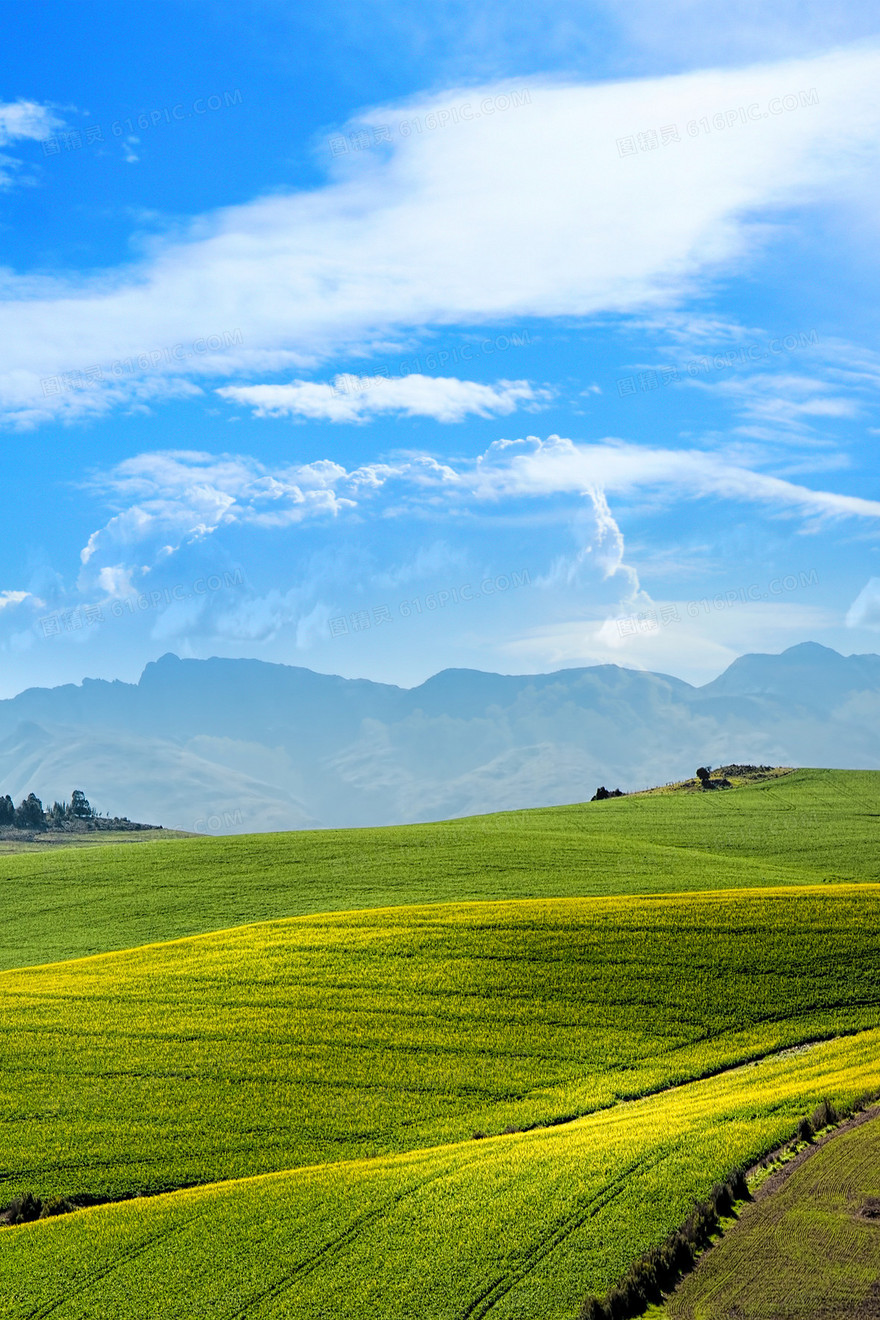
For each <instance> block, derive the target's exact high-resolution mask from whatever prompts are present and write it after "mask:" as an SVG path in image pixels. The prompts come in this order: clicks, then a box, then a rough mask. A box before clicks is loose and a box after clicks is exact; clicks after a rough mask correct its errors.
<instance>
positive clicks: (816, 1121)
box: [811, 1100, 840, 1132]
mask: <svg viewBox="0 0 880 1320" xmlns="http://www.w3.org/2000/svg"><path fill="white" fill-rule="evenodd" d="M811 1122H812V1124H813V1128H814V1129H815V1130H816V1132H819V1131H820V1130H821V1129H822V1128H824V1127H830V1126H831V1125H832V1124H833V1123H839V1122H840V1114H838V1112H837V1110H836V1109H835V1108H834V1105H833V1104H831V1102H830V1101H829V1100H823V1101H822V1102H821V1104H818V1105H817V1106H816V1108H815V1109H814V1110H813V1115H812V1119H811Z"/></svg>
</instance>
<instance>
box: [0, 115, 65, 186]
mask: <svg viewBox="0 0 880 1320" xmlns="http://www.w3.org/2000/svg"><path fill="white" fill-rule="evenodd" d="M62 127H63V120H61V119H59V118H58V116H57V115H56V113H55V111H54V110H53V109H52V107H51V106H48V105H40V104H39V103H38V102H37V101H25V100H18V101H6V102H0V147H5V146H6V145H7V143H9V142H16V141H22V140H26V139H30V140H32V141H40V140H41V139H42V138H47V137H49V136H50V134H52V133H54V132H55V131H56V130H57V129H59V128H62ZM20 167H21V161H19V160H17V159H16V158H15V157H14V156H9V155H7V154H6V153H5V152H4V153H2V154H0V189H2V188H7V187H9V186H10V184H12V183H14V182H15V179H16V173H17V171H18V170H19V168H20Z"/></svg>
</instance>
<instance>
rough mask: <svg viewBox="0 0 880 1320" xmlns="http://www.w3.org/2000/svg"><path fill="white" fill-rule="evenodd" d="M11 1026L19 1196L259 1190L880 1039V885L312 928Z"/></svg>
mask: <svg viewBox="0 0 880 1320" xmlns="http://www.w3.org/2000/svg"><path fill="white" fill-rule="evenodd" d="M807 969H809V972H810V975H809V976H807V975H805V971H806V970H807ZM0 1022H2V1041H3V1059H4V1070H3V1076H2V1081H0V1148H2V1150H3V1171H2V1175H0V1186H2V1187H3V1188H4V1189H5V1194H7V1195H12V1194H13V1193H14V1192H17V1191H20V1190H24V1188H25V1187H26V1186H34V1187H35V1190H38V1191H39V1192H40V1193H42V1194H43V1195H53V1194H68V1193H80V1192H86V1193H98V1194H101V1195H107V1194H110V1195H119V1194H130V1193H133V1192H136V1191H141V1190H154V1189H156V1188H165V1187H172V1186H180V1185H181V1184H184V1183H191V1182H197V1181H213V1180H216V1179H218V1178H222V1177H241V1176H244V1175H246V1174H254V1173H261V1172H264V1171H267V1170H269V1169H283V1168H288V1167H292V1166H294V1165H297V1164H312V1163H317V1162H319V1161H323V1160H326V1159H341V1158H355V1157H357V1156H361V1155H365V1154H378V1153H385V1152H388V1151H395V1150H404V1149H411V1148H413V1147H416V1146H428V1145H436V1144H438V1143H440V1142H447V1141H456V1140H461V1139H463V1138H466V1137H469V1136H470V1135H471V1133H472V1132H473V1131H474V1130H475V1129H476V1130H486V1131H489V1132H502V1131H503V1130H504V1128H505V1126H507V1125H510V1124H518V1125H522V1124H526V1123H535V1122H542V1123H547V1122H551V1121H553V1120H554V1119H558V1118H559V1117H561V1116H566V1115H571V1114H583V1113H586V1112H588V1111H590V1110H592V1109H596V1108H598V1107H601V1106H603V1105H608V1104H610V1103H612V1102H613V1101H614V1100H615V1099H616V1098H618V1097H620V1096H631V1095H640V1094H644V1093H646V1092H647V1091H651V1090H659V1089H661V1088H664V1087H667V1086H670V1085H672V1084H674V1083H676V1082H680V1081H684V1080H687V1079H690V1078H694V1077H699V1076H701V1075H705V1074H707V1073H708V1072H710V1071H712V1070H717V1069H719V1068H722V1067H729V1066H730V1065H731V1064H734V1063H738V1062H740V1061H743V1060H746V1059H749V1058H755V1057H758V1056H760V1055H761V1054H766V1053H769V1052H771V1051H773V1050H777V1049H779V1048H781V1047H783V1046H788V1045H795V1044H798V1043H800V1042H803V1041H809V1040H814V1039H816V1038H819V1037H824V1036H829V1035H834V1034H838V1033H840V1032H843V1031H853V1030H857V1029H864V1028H866V1027H874V1026H880V886H873V885H871V886H846V887H840V888H835V889H833V890H828V889H822V888H821V887H816V888H814V889H811V890H806V889H804V890H798V891H792V890H770V891H767V890H764V891H762V890H751V891H748V890H746V891H734V892H730V893H726V892H723V891H722V892H719V893H717V894H709V895H701V896H698V895H684V896H683V895H673V896H669V897H666V898H653V899H567V900H566V899H553V900H538V901H534V900H531V901H530V900H520V901H517V902H512V903H505V904H489V903H476V904H461V905H433V906H426V907H414V908H397V909H384V910H382V909H380V910H377V911H372V912H370V911H366V912H364V911H361V912H353V913H347V914H337V915H325V916H321V917H303V918H295V919H291V920H288V921H284V922H276V923H269V924H259V925H255V926H249V927H239V928H237V929H233V930H230V931H228V932H225V933H223V934H220V935H210V936H204V937H200V938H196V939H189V940H183V941H180V942H176V943H169V944H161V945H152V946H148V947H145V948H141V949H136V950H132V951H130V952H126V953H116V954H109V955H102V956H99V957H96V958H91V959H86V960H78V961H74V962H69V963H60V964H51V965H49V966H47V967H38V968H33V969H25V970H21V971H10V972H6V973H3V974H2V975H0ZM3 1194H4V1192H0V1196H2V1195H3Z"/></svg>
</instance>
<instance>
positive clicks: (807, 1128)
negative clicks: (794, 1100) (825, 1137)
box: [795, 1118, 815, 1141]
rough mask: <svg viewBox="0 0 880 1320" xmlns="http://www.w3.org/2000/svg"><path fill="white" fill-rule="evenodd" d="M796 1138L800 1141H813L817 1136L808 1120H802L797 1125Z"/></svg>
mask: <svg viewBox="0 0 880 1320" xmlns="http://www.w3.org/2000/svg"><path fill="white" fill-rule="evenodd" d="M795 1136H796V1137H797V1139H798V1141H812V1140H813V1137H814V1136H815V1132H814V1131H813V1125H812V1123H811V1122H810V1120H809V1119H808V1118H802V1119H801V1120H800V1122H799V1123H798V1125H797V1131H796V1132H795Z"/></svg>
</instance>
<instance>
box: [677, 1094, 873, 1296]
mask: <svg viewBox="0 0 880 1320" xmlns="http://www.w3.org/2000/svg"><path fill="white" fill-rule="evenodd" d="M870 1199H873V1201H874V1207H873V1216H872V1217H866V1216H865V1215H864V1213H863V1211H864V1208H865V1206H866V1203H868V1202H869V1200H870ZM878 1212H880V1121H878V1120H877V1119H876V1118H875V1119H873V1120H871V1121H869V1122H867V1123H864V1124H862V1125H861V1126H859V1127H855V1128H852V1129H851V1130H850V1131H848V1132H843V1133H841V1134H840V1135H838V1136H833V1137H832V1138H831V1139H830V1140H829V1141H828V1142H827V1143H826V1144H825V1145H824V1146H822V1147H820V1148H819V1149H818V1150H817V1151H816V1153H815V1154H814V1155H812V1156H811V1158H810V1159H808V1160H807V1161H806V1162H805V1163H804V1164H802V1165H801V1166H800V1167H799V1168H797V1169H795V1170H794V1171H793V1172H792V1174H791V1176H790V1177H789V1178H788V1179H787V1180H786V1182H785V1183H783V1185H782V1187H781V1188H780V1189H779V1190H778V1191H775V1192H773V1193H772V1194H771V1195H770V1196H768V1197H767V1198H766V1199H765V1200H762V1201H759V1202H758V1203H757V1204H755V1205H753V1206H747V1207H746V1208H745V1210H744V1211H743V1214H742V1218H741V1220H740V1223H739V1224H737V1225H735V1226H734V1227H733V1228H732V1229H730V1230H729V1232H728V1233H727V1234H726V1235H725V1237H724V1238H723V1239H722V1240H721V1242H720V1243H719V1244H718V1245H717V1246H716V1247H714V1248H713V1250H712V1251H710V1252H709V1253H708V1254H707V1255H706V1256H705V1257H704V1258H703V1260H702V1261H701V1263H700V1265H699V1268H698V1269H697V1270H696V1271H695V1272H694V1274H692V1275H691V1276H690V1278H688V1279H686V1280H685V1282H684V1284H683V1285H682V1287H681V1289H680V1290H679V1291H678V1292H677V1293H676V1294H675V1296H674V1297H673V1298H672V1299H671V1301H670V1303H669V1305H668V1308H667V1313H668V1315H669V1317H670V1320H734V1317H735V1318H736V1320H775V1318H776V1317H778V1316H785V1317H786V1320H815V1317H817V1316H821V1317H822V1320H853V1318H855V1320H859V1317H862V1316H864V1317H866V1320H867V1317H869V1316H872V1315H877V1313H878V1304H880V1296H878V1293H880V1286H878V1283H880V1218H878ZM871 1300H873V1305H871ZM863 1308H864V1309H863Z"/></svg>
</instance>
